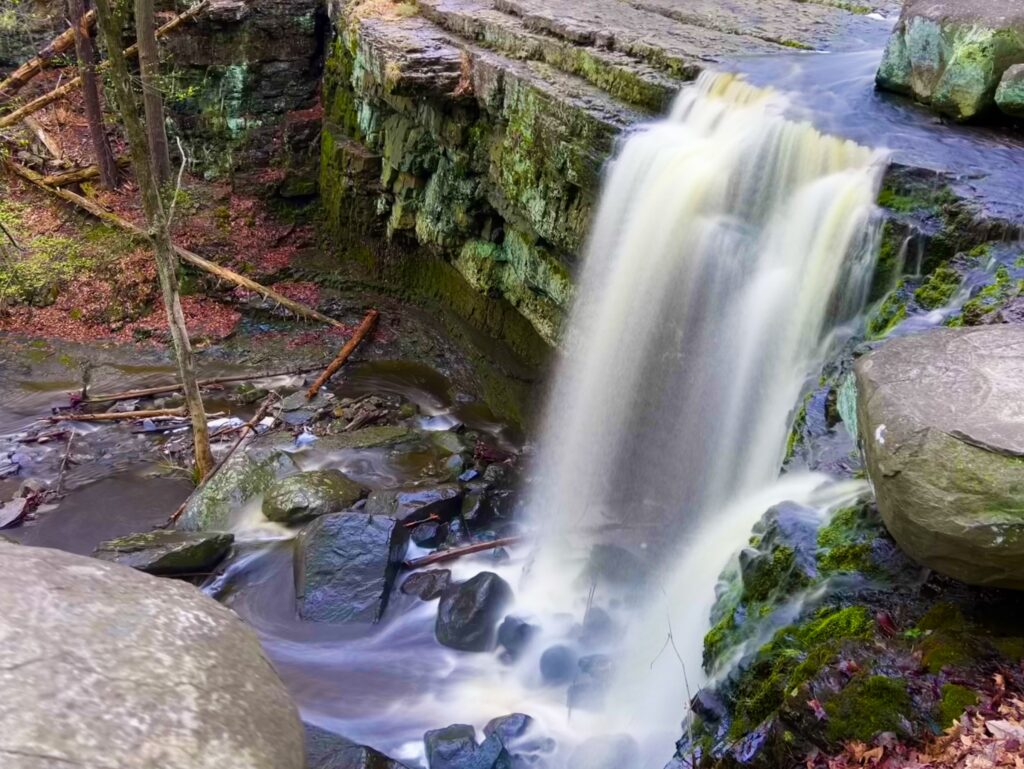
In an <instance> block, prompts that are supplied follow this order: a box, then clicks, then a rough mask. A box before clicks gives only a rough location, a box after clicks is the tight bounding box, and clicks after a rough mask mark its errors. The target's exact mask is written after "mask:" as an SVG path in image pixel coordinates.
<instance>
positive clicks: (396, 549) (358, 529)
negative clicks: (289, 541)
mask: <svg viewBox="0 0 1024 769" xmlns="http://www.w3.org/2000/svg"><path fill="white" fill-rule="evenodd" d="M408 541H409V540H408V530H407V529H406V528H405V527H404V526H402V524H401V523H400V522H399V521H396V520H395V519H394V518H388V517H387V516H380V515H366V514H365V513H335V514H332V515H324V516H321V517H319V518H317V519H316V520H315V521H313V522H312V523H310V524H309V525H308V526H306V528H304V529H303V530H302V531H301V532H300V533H299V536H298V538H297V539H296V563H295V594H296V597H297V599H298V603H299V616H300V617H301V618H302V619H304V620H309V621H313V622H376V621H377V620H378V619H380V617H381V615H382V614H383V613H384V609H385V608H386V607H387V604H388V598H389V597H390V595H391V588H392V586H393V585H394V582H395V577H396V576H397V574H398V570H399V568H400V567H401V565H402V558H403V557H404V556H405V550H406V546H407V544H408Z"/></svg>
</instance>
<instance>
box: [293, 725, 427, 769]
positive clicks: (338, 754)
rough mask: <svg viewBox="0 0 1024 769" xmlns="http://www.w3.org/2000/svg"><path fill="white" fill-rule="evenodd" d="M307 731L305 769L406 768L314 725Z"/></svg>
mask: <svg viewBox="0 0 1024 769" xmlns="http://www.w3.org/2000/svg"><path fill="white" fill-rule="evenodd" d="M304 726H305V728H306V769H407V767H406V766H405V764H401V763H399V762H398V761H395V760H394V759H392V758H388V757H387V756H385V755H384V754H383V753H379V752H378V751H376V750H374V749H373V748H368V747H366V746H365V745H359V744H357V743H355V742H353V741H352V740H350V739H348V738H347V737H342V736H341V735H340V734H334V733H333V732H329V731H327V730H326V729H321V728H320V727H319V726H314V725H313V724H305V725H304Z"/></svg>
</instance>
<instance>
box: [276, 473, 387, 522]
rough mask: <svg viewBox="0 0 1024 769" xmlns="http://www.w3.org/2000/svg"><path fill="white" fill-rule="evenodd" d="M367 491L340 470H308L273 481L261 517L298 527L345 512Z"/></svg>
mask: <svg viewBox="0 0 1024 769" xmlns="http://www.w3.org/2000/svg"><path fill="white" fill-rule="evenodd" d="M367 491H368V489H366V488H365V487H364V486H361V485H359V484H358V483H356V482H355V481H353V480H351V479H350V478H348V477H346V476H345V474H344V473H342V472H341V471H340V470H310V471H308V472H304V473H298V474H297V475H291V476H289V477H287V478H284V479H283V480H280V481H277V482H276V483H274V484H273V485H272V486H271V487H270V488H269V489H267V492H266V494H265V495H264V497H263V515H265V516H266V517H267V518H268V519H269V520H271V521H278V522H280V523H302V522H303V521H308V520H311V519H313V518H316V517H317V516H319V515H327V514H328V513H339V512H341V511H342V510H347V509H348V508H350V507H352V505H354V504H355V503H356V502H358V501H359V500H360V499H362V498H363V496H364V495H365V494H366V492H367Z"/></svg>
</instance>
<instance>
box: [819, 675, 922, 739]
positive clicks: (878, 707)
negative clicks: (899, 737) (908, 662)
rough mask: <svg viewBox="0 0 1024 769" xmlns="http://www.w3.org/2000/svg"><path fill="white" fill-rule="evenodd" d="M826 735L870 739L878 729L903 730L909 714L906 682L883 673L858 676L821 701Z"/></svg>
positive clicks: (832, 737)
mask: <svg viewBox="0 0 1024 769" xmlns="http://www.w3.org/2000/svg"><path fill="white" fill-rule="evenodd" d="M825 712H826V713H828V736H829V739H831V740H833V741H836V742H840V741H846V740H862V741H865V742H867V741H870V740H872V739H874V737H875V736H876V735H878V734H880V733H881V732H903V731H905V729H904V726H903V723H904V721H906V720H908V719H909V718H910V716H911V715H912V711H911V701H910V695H909V693H908V692H907V684H906V682H905V681H902V680H900V679H898V678H890V677H887V676H861V677H858V678H855V679H853V680H852V681H850V683H849V684H847V685H846V687H845V688H844V689H843V690H842V691H841V692H839V693H838V694H837V695H836V696H835V697H832V698H831V699H830V700H829V701H828V702H826V703H825Z"/></svg>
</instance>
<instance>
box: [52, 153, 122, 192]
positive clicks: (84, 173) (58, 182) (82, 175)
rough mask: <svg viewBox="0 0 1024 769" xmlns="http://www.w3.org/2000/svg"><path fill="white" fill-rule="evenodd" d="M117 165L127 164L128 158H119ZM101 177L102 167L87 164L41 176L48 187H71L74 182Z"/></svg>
mask: <svg viewBox="0 0 1024 769" xmlns="http://www.w3.org/2000/svg"><path fill="white" fill-rule="evenodd" d="M117 165H119V166H126V165H128V160H127V159H126V158H118V160H117ZM99 177H100V167H99V166H97V165H91V166H85V167H84V168H72V169H71V170H69V171H61V172H59V173H56V174H49V175H47V176H43V177H41V178H40V180H39V181H40V182H41V183H42V184H45V185H46V186H47V187H69V186H71V185H72V184H78V183H80V182H87V181H89V180H90V179H98V178H99Z"/></svg>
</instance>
